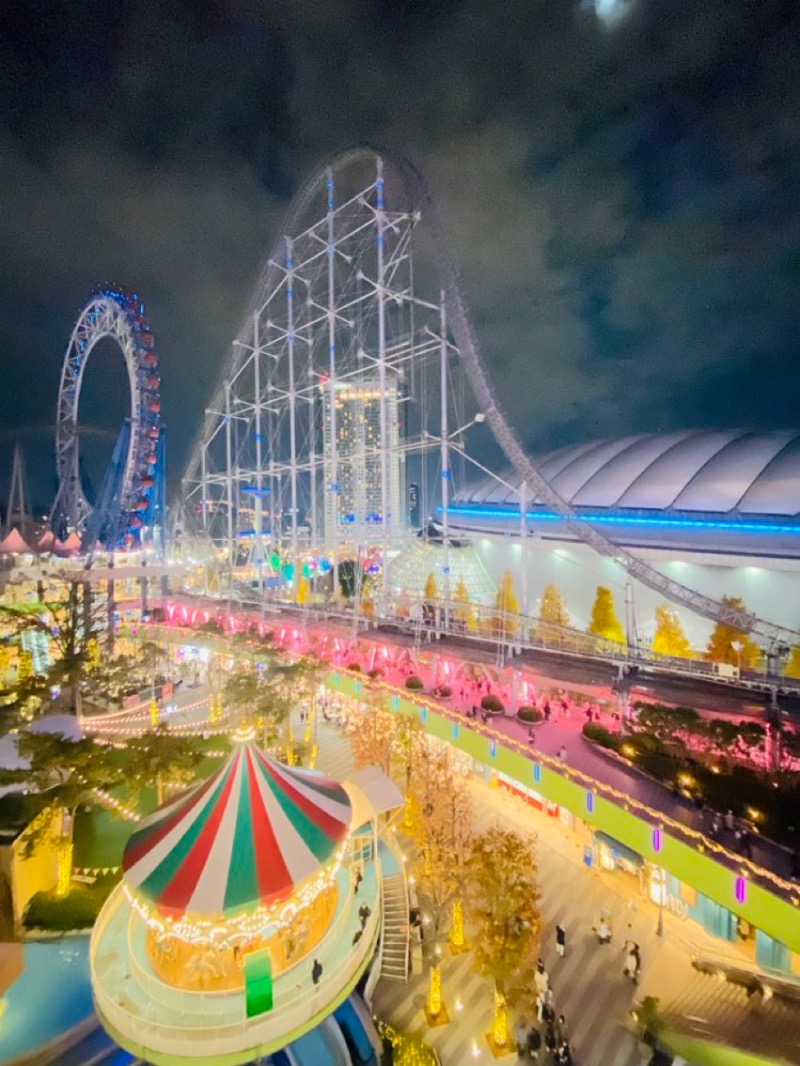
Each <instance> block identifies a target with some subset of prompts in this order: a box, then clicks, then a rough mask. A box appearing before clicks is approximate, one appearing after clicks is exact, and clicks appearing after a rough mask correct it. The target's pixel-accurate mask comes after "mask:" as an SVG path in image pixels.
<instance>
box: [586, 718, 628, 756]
mask: <svg viewBox="0 0 800 1066" xmlns="http://www.w3.org/2000/svg"><path fill="white" fill-rule="evenodd" d="M583 735H584V736H585V737H586V739H587V740H591V741H593V742H594V743H595V744H599V745H600V747H601V748H609V749H610V750H611V751H619V749H620V748H621V747H622V744H623V741H622V739H621V738H620V736H619V734H618V733H612V732H611V730H610V729H606V727H605V726H603V725H597V723H596V722H587V723H586V725H585V726H584V727H583Z"/></svg>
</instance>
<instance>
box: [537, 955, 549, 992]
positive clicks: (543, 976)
mask: <svg viewBox="0 0 800 1066" xmlns="http://www.w3.org/2000/svg"><path fill="white" fill-rule="evenodd" d="M533 983H534V985H535V986H536V992H537V994H538V995H540V996H542V998H544V994H545V992H547V990H548V988H549V987H550V977H549V976H548V973H547V970H545V968H544V959H539V961H538V962H537V963H536V973H535V974H534V975H533Z"/></svg>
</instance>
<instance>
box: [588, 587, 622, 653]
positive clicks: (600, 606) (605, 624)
mask: <svg viewBox="0 0 800 1066" xmlns="http://www.w3.org/2000/svg"><path fill="white" fill-rule="evenodd" d="M589 632H590V633H593V634H594V635H595V636H597V637H604V638H605V639H606V640H613V641H616V642H617V643H618V644H624V643H625V633H624V632H623V629H622V623H621V622H620V620H619V618H617V612H616V609H615V607H614V597H613V596H612V594H611V589H607V588H605V587H604V586H603V585H598V586H597V595H596V597H595V601H594V605H593V606H592V618H591V621H590V622H589Z"/></svg>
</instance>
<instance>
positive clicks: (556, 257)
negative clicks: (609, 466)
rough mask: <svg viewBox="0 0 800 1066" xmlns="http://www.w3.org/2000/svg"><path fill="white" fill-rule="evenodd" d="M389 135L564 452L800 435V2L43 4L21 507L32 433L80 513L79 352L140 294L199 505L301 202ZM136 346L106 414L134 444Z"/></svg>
mask: <svg viewBox="0 0 800 1066" xmlns="http://www.w3.org/2000/svg"><path fill="white" fill-rule="evenodd" d="M365 141H366V142H371V143H380V144H386V145H387V146H391V147H392V148H396V149H399V150H400V151H403V152H406V153H407V154H408V155H410V156H411V157H412V158H413V159H414V160H415V161H416V162H418V164H419V165H420V166H421V167H422V169H423V170H424V171H425V172H426V174H427V175H428V177H429V179H430V182H431V185H432V187H433V191H434V196H435V198H436V199H437V201H438V204H439V207H440V210H441V213H442V214H443V216H444V218H445V221H446V223H447V225H448V228H449V230H450V233H451V237H452V243H453V245H454V246H455V249H456V254H457V257H458V259H459V261H460V264H461V267H462V271H463V275H464V281H465V284H466V289H467V294H468V298H469V300H470V303H471V305H472V308H473V311H474V314H475V323H476V326H477V330H478V335H479V337H480V340H481V343H482V346H483V350H484V354H485V356H486V359H487V362H488V363H489V365H490V367H491V369H492V373H493V377H494V380H495V383H496V386H497V390H498V393H499V396H500V398H501V400H502V401H503V402H504V404H505V405H506V407H507V409H508V411H509V414H510V415H511V417H512V419H513V421H514V422H515V423H516V425H517V427H518V429H519V430H520V431H521V433H522V435H523V437H524V439H525V440H526V441H527V443H528V444H529V445H530V447H531V448H532V449H536V450H539V449H544V448H549V447H554V446H558V445H561V444H566V443H571V442H573V441H578V440H585V439H591V438H593V437H597V436H604V435H618V434H623V433H628V432H640V431H642V432H648V431H656V430H671V429H678V428H684V427H687V428H689V427H703V426H731V427H733V426H744V427H753V428H757V429H767V428H776V427H781V426H790V427H792V426H798V425H800V415H798V414H797V410H796V409H797V404H798V398H800V5H798V3H797V2H796V0H787V2H785V3H784V2H777V0H776V2H770V0H752V2H751V0H719V2H712V0H630V2H627V0H593V2H584V3H581V2H580V0H283V2H281V0H270V2H268V0H238V2H237V0H228V2H223V0H219V2H216V3H214V2H206V3H200V2H196V3H191V2H189V0H157V2H156V0H114V2H113V3H109V2H107V0H104V2H102V3H100V2H97V0H77V2H75V0H24V2H23V3H21V4H12V3H6V4H3V5H2V11H0V441H2V443H3V446H4V453H3V454H0V494H3V493H4V491H5V486H6V485H7V482H8V477H9V473H10V447H11V445H12V444H13V441H14V439H16V438H17V437H19V438H20V439H21V440H22V441H23V443H24V445H25V448H26V453H27V455H28V461H29V468H30V469H29V476H30V480H31V481H32V483H33V487H34V495H35V497H36V498H37V499H38V500H39V501H41V502H43V503H48V502H49V500H48V494H49V492H50V491H51V490H52V483H53V479H54V474H53V459H52V455H51V439H52V428H51V427H52V423H53V420H54V415H55V403H56V395H57V388H58V380H59V375H60V369H61V362H62V359H63V355H64V350H65V348H66V344H67V341H68V339H69V335H70V332H71V330H72V328H73V325H74V322H75V319H76V317H77V314H78V312H79V310H80V308H81V306H82V305H83V303H84V301H85V299H86V297H87V295H88V294H89V292H90V291H91V290H92V289H93V288H94V287H95V286H96V285H98V284H100V283H103V282H106V281H109V280H114V281H117V282H120V283H127V284H129V285H131V286H133V287H135V288H137V289H138V291H139V292H140V293H141V294H142V295H143V296H144V298H145V300H146V303H147V307H148V311H149V313H150V316H151V320H152V323H153V326H154V329H155V332H156V335H157V338H158V341H159V351H160V354H161V359H162V375H163V397H164V418H165V421H166V423H167V426H168V435H169V437H168V439H169V448H170V453H171V454H170V462H171V481H172V482H173V484H175V485H176V484H177V481H178V478H179V476H180V471H181V469H182V467H183V464H184V462H185V459H186V453H187V449H188V445H189V442H190V440H191V438H192V437H193V435H194V433H195V431H196V429H197V426H198V422H199V419H200V417H201V413H202V410H203V408H204V406H205V404H206V403H207V402H208V400H209V398H210V392H211V388H212V385H213V383H214V381H215V380H216V377H217V374H218V372H219V367H220V363H221V360H222V359H223V358H224V357H225V354H226V352H227V349H228V348H229V345H230V342H231V340H232V338H233V336H234V335H235V333H236V332H237V330H238V327H239V325H240V321H241V319H242V316H243V314H244V312H245V309H246V306H247V303H248V301H249V297H250V293H251V290H252V288H253V286H254V285H255V281H256V278H257V275H258V272H259V266H260V262H261V260H262V259H263V258H264V256H265V255H266V253H267V252H268V250H269V248H270V246H271V244H272V242H273V241H274V239H275V238H276V237H277V236H278V234H277V232H276V228H275V227H276V225H277V222H278V219H279V218H280V216H281V214H282V213H283V211H284V210H285V209H286V207H287V205H288V202H289V200H290V198H291V195H292V192H293V190H294V189H295V188H297V186H298V185H299V184H300V183H301V182H302V180H303V178H304V177H305V176H306V175H307V174H308V172H309V171H310V169H312V168H313V167H314V166H315V165H316V164H318V163H319V162H321V161H322V160H324V159H325V158H326V157H327V156H329V155H332V154H335V153H336V152H338V151H340V150H342V149H344V148H347V147H349V146H351V145H353V144H355V143H361V142H365ZM106 355H107V356H108V357H109V358H108V359H107V360H106V361H105V363H104V364H103V363H102V361H101V360H100V359H99V358H95V359H94V361H93V362H92V363H90V365H89V369H88V370H87V377H86V397H85V403H84V404H83V406H82V416H83V419H84V421H85V422H86V424H87V425H88V426H89V427H90V428H91V429H92V430H93V431H94V432H93V435H90V436H89V435H87V438H86V441H87V448H88V446H89V443H90V442H92V441H94V446H95V449H96V448H97V447H98V446H99V447H100V448H101V449H103V448H105V449H107V452H106V453H105V454H107V453H108V452H110V448H111V443H113V441H109V438H108V433H109V431H112V436H113V435H115V433H116V430H117V428H118V426H119V423H120V420H121V418H122V415H123V412H124V409H125V395H124V390H125V387H126V385H125V377H124V373H123V369H122V362H121V359H118V358H117V357H116V356H115V355H114V353H113V351H112V352H110V353H109V352H107V353H106ZM520 380H524V381H525V382H528V383H529V384H528V386H527V388H526V389H520V386H519V383H520ZM98 454H101V453H98Z"/></svg>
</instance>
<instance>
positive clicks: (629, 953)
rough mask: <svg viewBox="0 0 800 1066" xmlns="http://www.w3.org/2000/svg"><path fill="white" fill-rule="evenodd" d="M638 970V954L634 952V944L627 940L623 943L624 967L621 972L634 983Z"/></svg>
mask: <svg viewBox="0 0 800 1066" xmlns="http://www.w3.org/2000/svg"><path fill="white" fill-rule="evenodd" d="M637 970H638V956H637V953H636V945H635V944H634V942H633V941H632V940H628V941H627V942H626V944H625V968H624V970H623V973H624V974H625V976H626V977H627V978H629V979H630V980H631V981H633V983H634V984H636V972H637Z"/></svg>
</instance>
